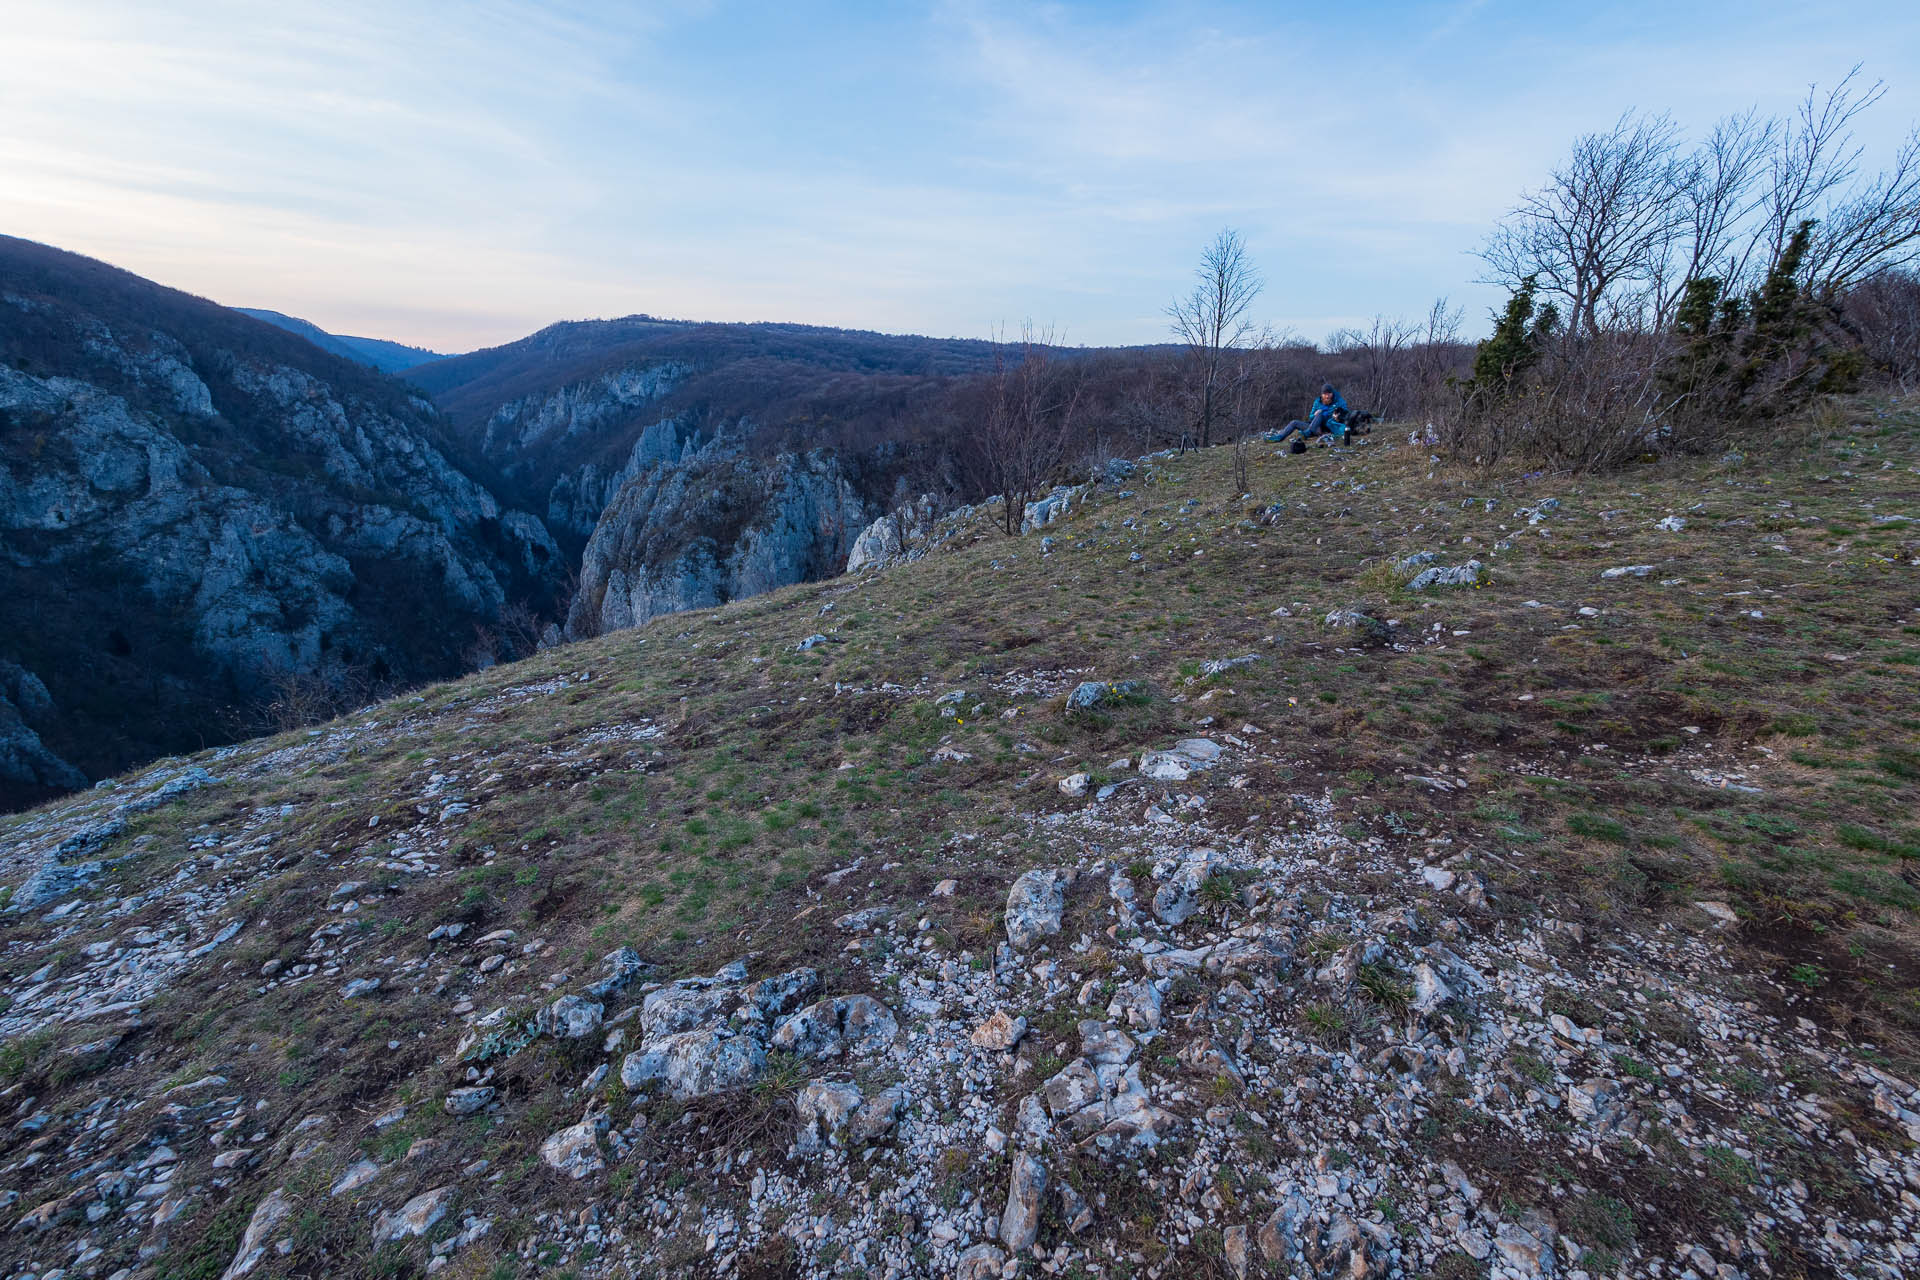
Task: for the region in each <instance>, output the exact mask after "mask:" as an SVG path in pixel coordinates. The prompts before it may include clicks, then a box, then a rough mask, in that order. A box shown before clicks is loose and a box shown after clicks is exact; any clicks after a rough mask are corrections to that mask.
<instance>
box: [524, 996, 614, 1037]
mask: <svg viewBox="0 0 1920 1280" xmlns="http://www.w3.org/2000/svg"><path fill="white" fill-rule="evenodd" d="M605 1013H606V1006H605V1005H603V1004H600V1003H598V1002H597V1001H592V1000H588V999H586V998H584V997H582V996H561V997H560V998H559V999H558V1000H555V1001H554V1002H553V1003H552V1004H550V1005H548V1006H547V1007H546V1008H544V1009H542V1010H541V1011H540V1012H539V1013H537V1014H535V1015H534V1019H533V1027H534V1030H535V1031H537V1032H539V1033H540V1034H541V1035H546V1036H552V1037H553V1038H554V1039H556V1040H584V1039H585V1038H586V1037H588V1036H590V1035H593V1034H594V1033H595V1032H597V1031H598V1030H600V1023H601V1020H602V1018H603V1016H604V1015H605Z"/></svg>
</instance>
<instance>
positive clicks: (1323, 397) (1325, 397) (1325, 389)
mask: <svg viewBox="0 0 1920 1280" xmlns="http://www.w3.org/2000/svg"><path fill="white" fill-rule="evenodd" d="M1336 394H1338V393H1337V392H1335V391H1334V389H1333V384H1332V383H1331V382H1323V383H1321V384H1320V403H1321V404H1332V403H1333V397H1334V396H1335V395H1336Z"/></svg>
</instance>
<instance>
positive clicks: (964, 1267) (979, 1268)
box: [953, 1241, 1007, 1280]
mask: <svg viewBox="0 0 1920 1280" xmlns="http://www.w3.org/2000/svg"><path fill="white" fill-rule="evenodd" d="M1006 1258H1007V1255H1006V1253H1005V1252H1004V1251H1003V1250H1001V1249H999V1248H997V1247H995V1246H993V1245H990V1244H987V1243H985V1242H984V1241H983V1242H981V1243H980V1244H976V1245H972V1246H970V1247H969V1248H968V1249H967V1250H966V1251H965V1252H963V1253H962V1254H961V1255H960V1261H959V1263H958V1264H957V1265H956V1266H955V1267H954V1270H953V1280H999V1276H1000V1269H1001V1267H1002V1266H1004V1265H1005V1263H1006Z"/></svg>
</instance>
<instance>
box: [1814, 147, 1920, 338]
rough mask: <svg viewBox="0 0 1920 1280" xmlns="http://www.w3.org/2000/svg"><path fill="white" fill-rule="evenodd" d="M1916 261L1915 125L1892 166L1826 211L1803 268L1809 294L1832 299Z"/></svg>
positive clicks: (1919, 198)
mask: <svg viewBox="0 0 1920 1280" xmlns="http://www.w3.org/2000/svg"><path fill="white" fill-rule="evenodd" d="M1915 261H1920V129H1916V130H1915V131H1913V132H1912V133H1909V134H1908V135H1907V138H1906V141H1905V143H1903V144H1902V145H1901V147H1900V151H1899V154H1898V155H1896V156H1895V157H1894V163H1893V168H1891V169H1888V170H1886V171H1885V172H1883V173H1881V174H1879V175H1878V176H1876V177H1875V178H1874V179H1873V180H1872V181H1871V182H1869V183H1868V184H1867V185H1866V187H1865V188H1864V189H1862V190H1861V191H1859V192H1858V193H1856V194H1854V195H1851V196H1848V197H1846V198H1844V199H1843V200H1841V201H1840V203H1838V204H1837V205H1835V206H1834V207H1833V208H1831V209H1829V210H1828V211H1827V214H1826V216H1825V217H1824V218H1823V219H1821V221H1820V222H1819V224H1818V225H1817V226H1816V227H1815V229H1814V236H1813V242H1812V244H1811V245H1809V247H1808V249H1807V264H1806V267H1805V269H1804V273H1805V279H1806V282H1807V287H1808V289H1809V290H1810V291H1811V292H1812V294H1813V295H1814V296H1815V297H1816V298H1821V299H1827V300H1831V299H1835V298H1838V297H1839V296H1840V295H1841V294H1842V293H1844V292H1846V290H1847V289H1849V288H1850V287H1852V286H1853V285H1856V284H1858V283H1860V282H1861V281H1863V280H1867V279H1870V278H1872V277H1873V276H1875V275H1878V274H1879V273H1881V272H1884V271H1891V270H1896V269H1898V268H1900V267H1904V266H1906V265H1907V264H1908V263H1911V262H1915Z"/></svg>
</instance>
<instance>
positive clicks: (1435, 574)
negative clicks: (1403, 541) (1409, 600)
mask: <svg viewBox="0 0 1920 1280" xmlns="http://www.w3.org/2000/svg"><path fill="white" fill-rule="evenodd" d="M1486 573H1487V567H1486V566H1485V565H1483V564H1481V563H1480V562H1479V561H1478V560H1469V561H1467V562H1466V563H1465V564H1457V565H1451V566H1448V565H1437V564H1436V565H1432V566H1430V567H1428V568H1425V569H1422V570H1421V571H1420V572H1419V573H1417V574H1415V575H1414V576H1413V577H1412V578H1411V579H1409V580H1408V582H1407V590H1409V591H1426V590H1429V589H1431V588H1433V587H1471V586H1474V585H1476V584H1478V583H1479V582H1480V580H1481V579H1482V578H1484V577H1485V576H1486Z"/></svg>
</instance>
